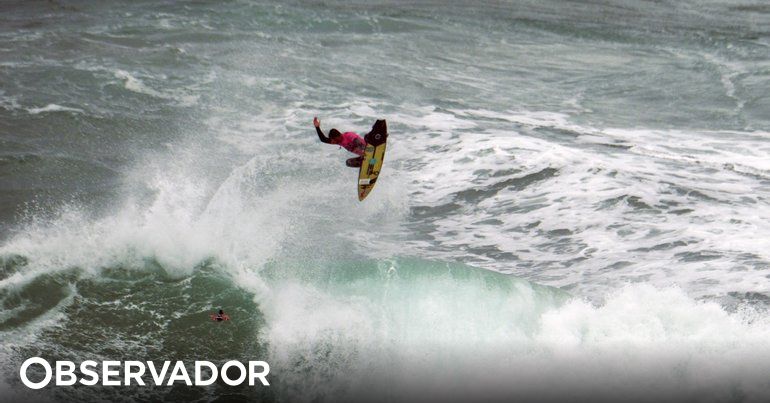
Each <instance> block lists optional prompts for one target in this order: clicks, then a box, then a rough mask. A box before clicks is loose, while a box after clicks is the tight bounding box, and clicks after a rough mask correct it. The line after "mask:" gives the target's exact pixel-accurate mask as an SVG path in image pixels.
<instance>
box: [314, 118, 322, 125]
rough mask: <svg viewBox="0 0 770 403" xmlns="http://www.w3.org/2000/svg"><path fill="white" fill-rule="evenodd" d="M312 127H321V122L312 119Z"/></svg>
mask: <svg viewBox="0 0 770 403" xmlns="http://www.w3.org/2000/svg"><path fill="white" fill-rule="evenodd" d="M313 126H315V127H319V126H321V121H320V120H318V117H314V118H313Z"/></svg>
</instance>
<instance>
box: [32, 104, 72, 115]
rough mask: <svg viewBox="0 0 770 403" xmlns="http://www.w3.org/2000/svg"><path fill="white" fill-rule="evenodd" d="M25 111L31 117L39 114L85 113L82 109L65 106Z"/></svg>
mask: <svg viewBox="0 0 770 403" xmlns="http://www.w3.org/2000/svg"><path fill="white" fill-rule="evenodd" d="M27 111H29V113H31V114H33V115H38V114H40V113H46V112H73V113H85V111H83V110H82V109H78V108H70V107H67V106H61V105H57V104H48V105H46V106H43V107H41V108H27Z"/></svg>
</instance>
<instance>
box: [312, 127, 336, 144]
mask: <svg viewBox="0 0 770 403" xmlns="http://www.w3.org/2000/svg"><path fill="white" fill-rule="evenodd" d="M315 132H316V133H317V134H318V139H319V140H321V142H322V143H326V144H331V143H332V141H331V139H330V138H328V137H326V136H324V132H322V131H321V128H320V127H318V126H316V127H315Z"/></svg>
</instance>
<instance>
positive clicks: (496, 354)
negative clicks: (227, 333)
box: [258, 277, 770, 400]
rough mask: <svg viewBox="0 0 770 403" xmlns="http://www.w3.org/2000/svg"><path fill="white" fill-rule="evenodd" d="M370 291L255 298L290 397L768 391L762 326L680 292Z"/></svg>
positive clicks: (461, 286)
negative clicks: (547, 300) (602, 295)
mask: <svg viewBox="0 0 770 403" xmlns="http://www.w3.org/2000/svg"><path fill="white" fill-rule="evenodd" d="M413 280H414V279H413ZM368 281H369V280H363V282H362V283H361V282H360V283H352V284H348V285H344V286H340V287H328V286H324V285H321V284H318V285H312V284H305V283H300V282H297V281H292V280H290V279H288V280H284V281H282V282H280V283H278V284H274V285H272V288H269V289H263V290H262V294H260V295H259V296H258V301H259V302H260V306H261V307H263V310H264V313H265V319H266V322H267V328H266V329H264V330H263V332H262V333H263V336H264V337H266V338H267V340H268V346H269V353H270V355H269V361H270V362H271V368H273V370H274V373H275V374H276V376H279V377H280V378H281V379H282V380H284V381H285V382H286V384H289V385H292V387H291V389H290V390H288V391H284V392H285V393H288V394H289V395H290V396H291V397H292V398H293V399H312V398H313V397H317V396H332V395H333V396H335V397H337V398H342V397H345V396H357V394H363V395H364V396H373V395H378V394H380V393H387V395H388V396H391V397H394V398H396V399H409V398H415V397H419V396H421V394H426V395H425V396H426V397H427V396H430V393H433V392H443V393H447V392H450V393H451V391H456V392H458V393H466V394H468V395H476V396H479V395H481V396H486V395H487V394H491V395H493V396H494V395H496V394H497V393H505V394H507V395H511V396H527V395H535V396H549V394H552V395H554V396H564V395H565V394H567V393H575V391H578V392H577V393H578V394H580V393H585V394H586V396H597V395H600V396H605V395H607V394H609V396H615V395H614V394H615V393H617V394H618V395H617V396H616V397H621V396H620V395H623V394H624V393H625V395H624V396H623V397H625V398H628V397H629V396H636V395H635V393H636V394H641V393H645V396H648V397H649V396H653V397H655V396H657V397H660V398H666V397H669V398H670V397H671V396H690V397H691V396H698V398H712V397H714V396H717V397H727V396H730V394H731V393H733V392H734V391H735V388H737V389H738V390H739V391H740V393H742V394H743V395H745V396H746V398H747V399H749V400H756V399H761V398H762V397H763V396H767V395H768V393H770V386H768V384H767V383H766V378H765V377H764V375H763V374H766V373H768V371H770V360H768V358H770V345H769V344H768V343H767V340H768V338H770V330H769V329H770V327H768V322H767V318H766V316H763V317H762V319H761V320H756V317H752V316H743V315H742V314H740V313H737V314H729V313H727V312H725V311H724V310H722V308H720V307H719V306H718V305H717V304H714V303H704V302H697V301H694V300H692V299H691V298H690V297H688V296H687V295H686V294H685V293H684V292H683V291H681V290H680V289H678V288H663V289H657V288H654V287H652V286H649V285H629V286H626V287H624V288H622V289H620V290H619V291H617V292H613V293H611V294H609V295H607V296H606V302H605V303H604V304H602V305H600V306H594V305H592V304H590V303H587V302H584V301H582V300H580V299H575V300H572V301H570V302H568V303H566V304H564V305H563V306H558V305H551V306H547V305H546V306H545V307H544V306H543V303H544V301H542V300H539V299H538V297H536V294H535V293H533V292H532V290H531V289H529V288H528V287H519V288H517V289H516V290H515V291H512V292H510V293H509V292H501V291H499V290H497V289H495V288H490V287H487V286H485V285H484V284H483V282H479V283H476V282H461V281H457V280H451V279H448V278H424V279H417V280H414V281H408V282H407V281H403V282H402V281H399V280H398V279H397V277H396V278H392V279H391V280H384V279H383V280H382V283H379V282H377V281H374V282H371V283H369V282H368ZM749 319H750V320H753V321H749ZM576 368H578V369H579V370H577V371H576V370H575V369H576ZM554 379H559V382H558V383H554V382H553V380H554ZM432 385H436V386H440V389H436V390H433V386H432ZM645 385H655V388H654V390H650V389H649V388H648V387H647V386H645ZM581 391H582V392H581Z"/></svg>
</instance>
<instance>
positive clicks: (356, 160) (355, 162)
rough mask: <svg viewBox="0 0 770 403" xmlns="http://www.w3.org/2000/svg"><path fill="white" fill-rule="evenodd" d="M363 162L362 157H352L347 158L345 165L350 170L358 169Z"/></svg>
mask: <svg viewBox="0 0 770 403" xmlns="http://www.w3.org/2000/svg"><path fill="white" fill-rule="evenodd" d="M362 162H364V157H363V156H361V157H353V158H348V159H347V161H345V165H347V166H349V167H351V168H359V167H360V166H361V163H362Z"/></svg>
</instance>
